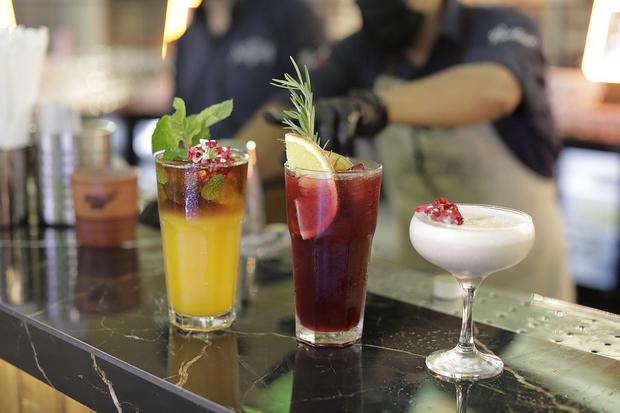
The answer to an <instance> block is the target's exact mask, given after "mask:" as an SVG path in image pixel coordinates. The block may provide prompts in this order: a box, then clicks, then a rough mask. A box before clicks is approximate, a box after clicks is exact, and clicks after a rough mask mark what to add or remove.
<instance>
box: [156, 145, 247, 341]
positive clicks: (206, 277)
mask: <svg viewBox="0 0 620 413" xmlns="http://www.w3.org/2000/svg"><path fill="white" fill-rule="evenodd" d="M231 153H232V157H231V162H229V163H228V164H223V165H214V164H212V163H209V164H200V163H192V162H190V161H187V162H185V161H165V160H163V157H162V154H156V155H155V159H156V162H157V182H158V185H157V189H158V190H157V192H158V204H159V218H160V223H161V236H162V243H163V250H164V264H165V272H166V288H167V293H168V303H169V307H170V309H169V314H170V321H171V322H172V323H173V324H175V325H176V326H178V327H180V328H183V329H186V330H201V331H210V330H217V329H221V328H226V327H228V326H230V325H231V324H232V322H233V321H234V318H235V311H234V305H235V297H236V290H237V273H238V266H239V247H240V239H241V221H242V218H243V210H244V189H245V181H246V175H247V160H248V158H247V155H246V154H245V153H243V152H241V151H238V150H234V149H233V150H232V151H231Z"/></svg>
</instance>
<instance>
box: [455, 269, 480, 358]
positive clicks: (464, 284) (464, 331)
mask: <svg viewBox="0 0 620 413" xmlns="http://www.w3.org/2000/svg"><path fill="white" fill-rule="evenodd" d="M457 280H458V281H459V284H460V286H461V293H462V294H463V319H462V321H461V335H460V337H459V344H458V345H457V349H458V350H459V351H461V352H462V353H472V352H474V351H476V346H475V344H474V318H473V315H472V307H473V305H474V296H475V295H476V289H477V288H478V286H479V285H480V283H481V282H482V280H481V279H476V280H472V279H467V280H463V279H460V278H459V277H457Z"/></svg>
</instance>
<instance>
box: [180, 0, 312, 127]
mask: <svg viewBox="0 0 620 413" xmlns="http://www.w3.org/2000/svg"><path fill="white" fill-rule="evenodd" d="M204 17H205V16H204V11H203V9H199V10H198V11H197V13H196V14H195V16H194V20H193V22H192V24H191V25H190V27H189V28H188V29H187V32H186V33H185V34H184V35H183V37H181V39H180V40H179V41H178V43H177V58H176V75H175V89H176V90H175V96H179V97H181V98H183V99H184V100H185V102H186V104H187V113H197V112H199V111H201V110H202V109H204V108H205V107H207V106H209V105H212V104H214V103H218V102H221V101H223V100H226V99H231V98H232V99H233V100H234V110H233V113H232V115H231V117H230V118H228V119H226V120H225V121H223V122H220V123H217V124H216V125H214V126H213V127H212V128H211V132H212V136H213V137H214V138H216V139H224V138H231V137H233V136H234V134H235V133H236V132H237V130H238V129H239V128H240V127H241V126H242V125H243V124H244V123H245V122H246V121H247V120H248V119H249V118H250V117H251V116H252V115H253V114H254V112H256V110H258V108H259V107H260V106H262V105H263V104H264V103H266V102H267V101H268V100H270V98H271V96H272V95H273V94H274V93H276V92H277V90H276V88H274V87H273V86H270V85H269V82H270V81H271V79H273V78H279V77H281V74H282V73H284V72H286V71H288V70H289V68H290V65H291V63H290V60H289V56H294V57H296V58H298V59H300V61H303V60H304V58H303V54H304V53H310V52H311V51H313V50H315V49H316V48H317V47H318V46H319V44H320V42H321V40H322V35H321V33H322V27H321V25H320V22H319V20H318V18H317V17H316V15H315V14H314V13H313V11H312V9H311V8H310V7H309V6H308V5H307V4H306V3H304V1H303V0H286V1H281V0H237V1H236V2H235V3H234V7H233V13H232V22H231V27H230V29H229V30H228V32H227V33H226V34H224V35H222V36H221V37H214V36H212V35H211V34H210V33H209V32H208V30H207V27H206V24H205V22H204ZM300 55H301V56H300Z"/></svg>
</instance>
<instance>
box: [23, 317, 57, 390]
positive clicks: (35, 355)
mask: <svg viewBox="0 0 620 413" xmlns="http://www.w3.org/2000/svg"><path fill="white" fill-rule="evenodd" d="M22 326H23V327H24V330H25V331H26V335H27V336H28V342H29V343H30V348H31V349H32V356H33V357H34V362H35V364H36V365H37V370H39V372H40V373H41V375H43V378H44V379H45V381H46V382H47V384H48V385H49V386H50V387H52V388H55V387H54V384H53V383H52V381H51V380H50V379H49V377H47V374H46V373H45V370H43V367H41V363H40V362H39V356H38V355H37V349H36V347H35V346H34V341H33V340H32V336H31V335H30V329H29V328H28V324H27V323H25V322H22Z"/></svg>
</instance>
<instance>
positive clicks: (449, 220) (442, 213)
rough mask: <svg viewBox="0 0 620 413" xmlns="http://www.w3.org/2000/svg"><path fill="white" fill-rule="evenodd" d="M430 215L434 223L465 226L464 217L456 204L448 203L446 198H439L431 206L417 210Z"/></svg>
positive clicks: (425, 205) (423, 205)
mask: <svg viewBox="0 0 620 413" xmlns="http://www.w3.org/2000/svg"><path fill="white" fill-rule="evenodd" d="M415 212H421V213H423V214H426V215H428V216H429V217H430V218H431V219H432V220H433V221H436V222H443V223H444V224H451V225H463V215H461V213H460V212H459V208H458V207H457V205H456V204H454V203H451V202H448V199H447V198H445V197H441V198H437V199H436V200H434V201H433V202H432V203H430V204H422V205H420V206H418V207H417V208H416V209H415Z"/></svg>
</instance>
